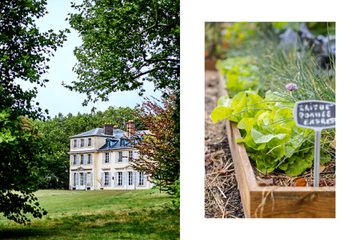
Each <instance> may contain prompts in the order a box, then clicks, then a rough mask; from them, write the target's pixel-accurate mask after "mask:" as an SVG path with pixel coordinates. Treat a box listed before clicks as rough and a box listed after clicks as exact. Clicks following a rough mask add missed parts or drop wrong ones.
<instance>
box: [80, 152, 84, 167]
mask: <svg viewBox="0 0 360 240" xmlns="http://www.w3.org/2000/svg"><path fill="white" fill-rule="evenodd" d="M82 164H84V154H81V155H80V165H82Z"/></svg>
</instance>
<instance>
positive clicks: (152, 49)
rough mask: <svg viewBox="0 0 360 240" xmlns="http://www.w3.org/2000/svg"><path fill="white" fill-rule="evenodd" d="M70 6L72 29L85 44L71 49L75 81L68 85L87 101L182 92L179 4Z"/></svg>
mask: <svg viewBox="0 0 360 240" xmlns="http://www.w3.org/2000/svg"><path fill="white" fill-rule="evenodd" d="M72 7H73V8H74V9H76V10H77V11H78V13H73V14H70V17H69V22H70V25H71V27H73V28H74V29H76V30H77V31H78V32H79V33H80V35H81V36H82V41H83V44H82V45H81V46H80V47H77V48H76V49H75V51H74V53H75V56H76V57H77V59H78V61H79V63H78V64H77V65H76V66H75V68H74V69H75V72H76V73H77V75H78V78H79V81H77V82H76V81H74V82H72V85H68V86H67V87H68V88H69V89H71V90H75V91H78V92H81V93H86V94H87V100H86V101H85V104H86V103H87V102H89V101H91V100H92V101H96V100H97V98H98V97H100V99H101V100H107V97H108V95H109V94H110V93H111V92H116V91H128V90H134V89H139V90H140V93H142V92H143V91H144V89H143V88H142V86H143V82H144V81H145V80H146V81H152V82H153V83H154V85H155V87H156V88H157V89H164V88H170V89H173V90H179V88H180V1H179V0H175V1H171V0H159V1H146V0H131V1H123V0H113V1H107V0H98V1H93V0H84V1H83V3H81V4H79V5H75V4H73V5H72Z"/></svg>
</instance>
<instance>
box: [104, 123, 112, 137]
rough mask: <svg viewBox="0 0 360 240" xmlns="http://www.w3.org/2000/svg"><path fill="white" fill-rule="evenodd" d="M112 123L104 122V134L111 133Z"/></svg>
mask: <svg viewBox="0 0 360 240" xmlns="http://www.w3.org/2000/svg"><path fill="white" fill-rule="evenodd" d="M113 130H114V128H113V125H112V124H104V134H106V135H113V133H114V132H113Z"/></svg>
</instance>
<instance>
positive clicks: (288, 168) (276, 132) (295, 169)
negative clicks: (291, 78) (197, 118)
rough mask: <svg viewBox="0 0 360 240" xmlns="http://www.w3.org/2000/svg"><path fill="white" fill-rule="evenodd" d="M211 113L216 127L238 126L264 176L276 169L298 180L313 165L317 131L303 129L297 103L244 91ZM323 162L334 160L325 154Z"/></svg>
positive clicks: (248, 150)
mask: <svg viewBox="0 0 360 240" xmlns="http://www.w3.org/2000/svg"><path fill="white" fill-rule="evenodd" d="M218 104H219V105H218V106H217V107H216V108H215V109H214V110H213V112H212V113H211V118H212V120H213V122H214V123H216V122H218V121H221V120H224V119H229V120H230V121H234V122H237V127H238V128H239V129H240V131H241V133H242V138H240V139H237V142H240V143H244V145H245V147H246V150H247V152H248V154H249V156H250V158H251V159H252V160H253V161H255V162H256V167H257V168H258V169H259V171H261V172H263V173H270V172H272V171H274V170H275V169H280V170H283V171H284V172H285V173H286V174H287V175H289V176H297V175H300V174H301V173H303V172H304V171H305V170H306V169H308V168H310V167H311V166H312V163H313V144H312V142H313V135H314V134H313V131H312V130H310V129H305V128H299V127H297V126H296V125H295V122H294V120H293V116H292V109H293V103H290V102H286V101H285V99H282V98H281V97H279V96H278V95H277V94H276V93H273V92H267V93H266V97H265V98H262V97H261V96H259V95H258V94H256V93H254V92H252V91H243V92H239V93H238V94H236V95H235V96H234V97H233V98H229V97H227V96H225V97H222V98H221V99H219V101H218ZM322 156H324V157H323V159H322V160H323V162H325V161H328V160H329V159H330V157H329V154H327V153H322Z"/></svg>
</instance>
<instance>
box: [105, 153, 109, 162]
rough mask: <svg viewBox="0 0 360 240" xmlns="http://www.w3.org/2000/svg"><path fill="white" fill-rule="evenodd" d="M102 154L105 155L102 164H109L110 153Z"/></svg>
mask: <svg viewBox="0 0 360 240" xmlns="http://www.w3.org/2000/svg"><path fill="white" fill-rule="evenodd" d="M104 154H105V158H104V163H110V153H109V152H106V153H104Z"/></svg>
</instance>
